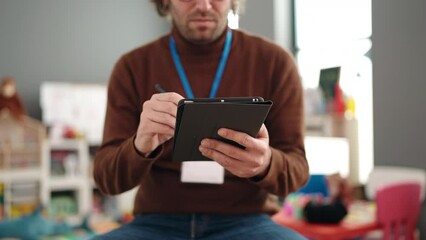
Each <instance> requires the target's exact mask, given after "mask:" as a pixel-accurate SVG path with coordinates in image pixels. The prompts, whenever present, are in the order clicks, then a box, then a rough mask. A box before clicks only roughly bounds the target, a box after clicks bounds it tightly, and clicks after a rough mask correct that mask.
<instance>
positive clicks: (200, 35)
mask: <svg viewBox="0 0 426 240" xmlns="http://www.w3.org/2000/svg"><path fill="white" fill-rule="evenodd" d="M219 36H220V35H217V34H214V33H213V32H210V31H208V32H207V31H204V32H197V33H194V34H191V36H189V38H188V40H189V41H191V42H194V43H200V44H202V43H210V42H213V41H214V40H216V39H217V38H218V37H219Z"/></svg>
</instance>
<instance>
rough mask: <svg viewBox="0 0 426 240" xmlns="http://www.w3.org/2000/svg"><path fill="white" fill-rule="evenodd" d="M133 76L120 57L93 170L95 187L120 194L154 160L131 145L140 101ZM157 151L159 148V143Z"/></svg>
mask: <svg viewBox="0 0 426 240" xmlns="http://www.w3.org/2000/svg"><path fill="white" fill-rule="evenodd" d="M132 76H133V74H132V71H131V68H130V67H129V65H128V64H127V62H126V59H125V57H123V58H121V59H120V60H119V61H118V62H117V64H116V66H115V67H114V70H113V72H112V75H111V78H110V81H109V84H108V101H107V111H106V116H105V126H104V135H103V142H102V145H101V146H100V148H99V149H98V151H97V153H96V155H95V160H94V170H93V175H94V179H95V182H96V185H97V187H98V188H99V189H100V190H101V191H102V192H103V193H106V194H119V193H122V192H125V191H127V190H130V189H132V188H133V187H135V186H137V185H139V184H140V181H141V179H142V178H143V176H144V175H146V174H147V172H148V171H149V169H150V167H151V166H152V164H153V162H154V161H155V160H156V159H155V157H154V158H149V157H148V158H146V157H143V156H142V155H140V154H139V153H138V151H137V150H136V148H135V146H134V137H135V134H136V131H137V128H138V125H139V118H140V113H141V110H142V104H143V102H141V101H142V99H141V98H140V96H139V94H138V93H137V90H136V87H135V84H134V79H133V78H132ZM158 151H160V152H161V151H162V146H160V147H159V149H157V150H156V152H158ZM155 155H156V156H158V155H159V154H155Z"/></svg>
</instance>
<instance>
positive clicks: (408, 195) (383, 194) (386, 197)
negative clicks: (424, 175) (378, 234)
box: [376, 182, 420, 240]
mask: <svg viewBox="0 0 426 240" xmlns="http://www.w3.org/2000/svg"><path fill="white" fill-rule="evenodd" d="M376 204H377V220H378V222H379V223H380V224H381V226H382V228H383V239H384V240H388V239H395V240H397V239H400V237H401V236H403V237H404V238H403V239H406V240H413V239H414V230H415V228H416V224H417V220H418V218H419V213H420V184H418V183H412V182H406V183H395V184H391V185H386V186H384V187H383V188H381V189H379V190H378V191H377V194H376Z"/></svg>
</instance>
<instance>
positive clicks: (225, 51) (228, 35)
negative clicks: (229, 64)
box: [169, 29, 232, 98]
mask: <svg viewBox="0 0 426 240" xmlns="http://www.w3.org/2000/svg"><path fill="white" fill-rule="evenodd" d="M231 42H232V30H231V29H229V30H228V32H227V33H226V40H225V46H224V47H223V51H222V56H221V57H220V62H219V66H218V68H217V70H216V76H215V77H214V81H213V84H212V88H211V89H210V94H209V98H214V97H215V96H216V93H217V89H218V88H219V84H220V81H221V80H222V75H223V71H224V70H225V65H226V61H227V60H228V57H229V52H230V51H231ZM169 43H170V50H171V52H172V57H173V62H174V63H175V66H176V70H177V72H178V74H179V78H180V81H181V82H182V85H183V88H184V89H185V93H186V96H187V98H195V97H194V94H193V93H192V89H191V85H190V84H189V81H188V78H187V77H186V74H185V71H184V70H183V66H182V62H181V61H180V59H179V54H178V52H177V50H176V43H175V40H174V39H173V37H172V36H170V38H169Z"/></svg>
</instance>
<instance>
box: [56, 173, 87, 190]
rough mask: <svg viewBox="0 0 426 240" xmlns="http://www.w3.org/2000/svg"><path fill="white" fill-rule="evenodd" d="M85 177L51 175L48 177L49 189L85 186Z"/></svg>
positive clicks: (74, 188) (73, 188)
mask: <svg viewBox="0 0 426 240" xmlns="http://www.w3.org/2000/svg"><path fill="white" fill-rule="evenodd" d="M87 185H88V183H87V179H86V178H82V177H78V176H76V177H51V178H50V179H49V183H48V186H49V189H50V190H51V191H59V190H78V189H81V188H85V187H87Z"/></svg>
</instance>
